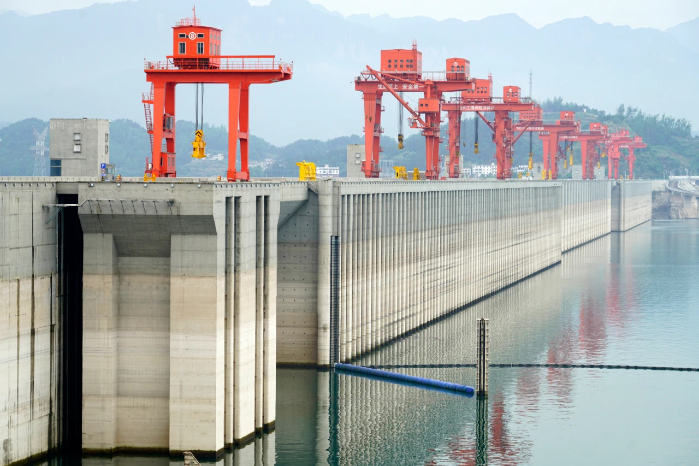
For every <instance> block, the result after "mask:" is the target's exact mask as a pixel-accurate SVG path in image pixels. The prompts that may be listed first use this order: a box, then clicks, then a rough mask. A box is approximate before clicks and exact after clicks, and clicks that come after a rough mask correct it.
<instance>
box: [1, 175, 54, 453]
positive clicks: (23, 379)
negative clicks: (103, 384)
mask: <svg viewBox="0 0 699 466" xmlns="http://www.w3.org/2000/svg"><path fill="white" fill-rule="evenodd" d="M0 180H2V179H0ZM55 202H56V184H55V183H53V182H50V181H48V180H46V181H44V180H42V181H41V182H38V181H37V179H32V180H27V181H26V182H25V181H24V180H13V181H9V180H7V181H5V180H2V181H1V182H0V448H2V450H1V451H0V464H2V465H3V466H4V465H7V464H11V463H14V462H17V461H20V460H25V459H27V458H38V457H41V456H42V455H45V454H46V453H48V452H49V451H51V450H54V449H56V448H57V447H58V446H59V445H60V442H61V405H62V403H61V377H62V370H61V369H62V364H61V331H62V320H61V313H60V310H59V309H58V306H59V304H60V302H59V300H58V293H59V283H58V276H57V266H58V264H57V262H58V256H57V247H56V244H57V240H58V238H57V233H58V232H57V230H56V226H55V223H53V224H50V225H47V224H46V223H45V222H46V220H47V219H48V217H49V215H48V212H47V211H46V210H45V209H43V208H42V205H43V204H48V203H55Z"/></svg>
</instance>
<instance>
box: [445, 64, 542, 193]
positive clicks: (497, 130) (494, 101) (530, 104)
mask: <svg viewBox="0 0 699 466" xmlns="http://www.w3.org/2000/svg"><path fill="white" fill-rule="evenodd" d="M492 87H493V78H492V77H489V78H488V79H487V80H486V79H476V80H475V82H474V86H473V88H472V89H466V90H464V91H462V92H461V96H460V97H452V98H451V99H450V100H449V102H448V103H445V104H443V105H442V108H443V110H446V111H447V112H448V115H449V128H450V132H451V131H454V130H453V128H454V127H457V126H460V125H461V113H463V112H476V115H478V117H479V118H481V119H482V120H483V121H484V122H485V123H486V125H487V126H488V128H490V130H491V131H492V132H493V142H494V143H495V159H496V162H497V178H498V179H499V180H504V179H507V178H511V177H512V156H513V147H514V143H515V142H517V139H519V138H514V137H513V133H512V118H511V117H510V112H526V111H529V112H532V111H534V110H535V108H536V104H535V103H534V101H533V100H531V99H529V98H526V97H521V90H520V88H519V87H517V86H505V87H503V89H502V98H501V99H499V98H495V97H492ZM483 112H493V113H494V115H495V118H494V120H493V121H492V122H491V121H489V120H488V119H487V118H486V117H485V116H484V115H483ZM528 126H529V122H527V123H526V124H525V127H528ZM520 136H521V134H520ZM456 147H457V148H458V142H457V145H456ZM457 160H458V153H457V152H454V147H453V146H452V144H451V134H450V144H449V164H450V169H449V172H450V175H451V173H452V169H451V167H452V166H453V164H455V163H457V164H458V162H457ZM457 168H458V165H457Z"/></svg>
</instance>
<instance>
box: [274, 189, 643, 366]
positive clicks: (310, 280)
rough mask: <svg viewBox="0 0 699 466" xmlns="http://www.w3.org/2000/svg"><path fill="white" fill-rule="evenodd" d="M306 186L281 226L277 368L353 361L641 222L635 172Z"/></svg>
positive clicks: (641, 198) (640, 194) (640, 207)
mask: <svg viewBox="0 0 699 466" xmlns="http://www.w3.org/2000/svg"><path fill="white" fill-rule="evenodd" d="M309 186H310V187H311V192H310V193H309V199H308V201H306V202H305V203H303V204H302V205H300V206H299V207H298V210H296V211H293V212H291V213H290V214H289V215H288V219H287V220H285V221H284V223H283V224H280V228H279V251H280V269H279V284H280V288H279V291H280V292H279V301H278V311H279V319H278V329H277V330H278V355H277V361H278V363H279V364H282V365H308V366H316V365H319V366H327V365H330V364H331V361H335V360H337V361H351V360H352V359H353V358H356V357H358V356H360V355H363V354H366V353H367V352H369V351H372V350H373V349H375V348H377V347H379V346H381V345H382V344H384V343H386V342H389V341H392V340H394V339H396V338H398V337H400V336H401V335H404V334H405V333H407V332H410V331H412V330H414V329H416V328H419V327H420V326H423V325H425V324H427V323H429V322H431V321H434V320H435V319H439V318H440V317H442V316H443V315H445V314H449V313H450V312H452V311H454V310H457V309H459V308H461V307H463V306H466V305H468V304H470V303H472V302H474V301H477V300H478V299H480V298H482V297H484V296H487V295H489V294H491V293H494V292H496V291H498V290H500V289H502V288H504V287H506V286H508V285H510V284H512V283H514V282H517V281H518V280H521V279H523V278H525V277H527V276H530V275H532V274H534V273H536V272H538V271H540V270H542V269H545V268H546V267H549V266H551V265H553V264H555V263H557V262H558V261H560V256H561V254H562V253H563V252H565V251H568V250H570V249H573V248H575V247H577V246H580V245H582V244H584V243H587V242H589V241H591V240H594V239H596V238H599V237H601V236H604V235H606V234H608V233H610V232H611V231H620V230H619V228H620V227H619V224H620V223H619V222H621V225H623V227H624V228H626V229H628V228H631V225H634V226H635V225H638V224H640V223H643V222H645V221H648V220H650V209H651V191H650V188H651V187H650V183H649V182H642V181H633V182H630V181H625V182H615V181H607V180H599V181H582V180H581V181H572V180H561V181H543V182H542V181H532V182H508V183H502V182H488V181H451V182H448V183H444V182H419V183H413V182H402V181H382V182H379V181H344V180H335V181H332V180H324V181H317V182H315V183H309ZM615 186H619V189H623V193H624V195H623V196H622V197H619V196H617V197H616V198H615V197H614V192H615V191H614V187H615ZM620 219H621V220H620ZM333 244H334V245H335V246H333ZM333 247H336V251H335V252H331V250H332V248H333ZM333 290H335V291H333ZM333 351H335V352H336V353H337V354H336V356H335V357H334V358H333V356H332V354H331V353H332V352H333Z"/></svg>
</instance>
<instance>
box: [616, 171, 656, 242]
mask: <svg viewBox="0 0 699 466" xmlns="http://www.w3.org/2000/svg"><path fill="white" fill-rule="evenodd" d="M610 183H611V184H612V188H611V189H612V221H611V224H612V231H627V230H630V229H631V228H633V227H635V226H638V225H640V224H642V223H645V222H647V221H649V220H650V219H651V217H652V214H653V189H652V182H651V181H650V180H616V181H610Z"/></svg>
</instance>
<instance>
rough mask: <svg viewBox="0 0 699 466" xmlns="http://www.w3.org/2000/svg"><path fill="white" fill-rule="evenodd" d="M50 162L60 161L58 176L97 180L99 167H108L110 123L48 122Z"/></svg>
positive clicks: (53, 119)
mask: <svg viewBox="0 0 699 466" xmlns="http://www.w3.org/2000/svg"><path fill="white" fill-rule="evenodd" d="M49 128H50V155H51V162H52V165H53V161H60V164H61V174H60V176H91V177H95V178H99V177H100V164H102V163H105V164H108V163H109V120H105V119H94V118H89V119H88V118H51V121H50V122H49Z"/></svg>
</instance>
